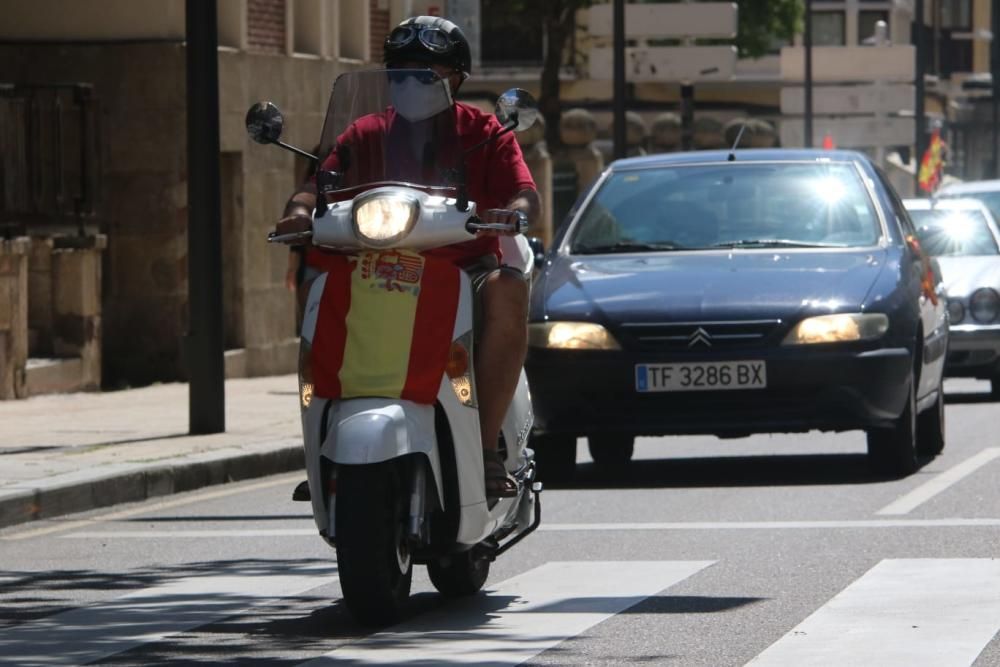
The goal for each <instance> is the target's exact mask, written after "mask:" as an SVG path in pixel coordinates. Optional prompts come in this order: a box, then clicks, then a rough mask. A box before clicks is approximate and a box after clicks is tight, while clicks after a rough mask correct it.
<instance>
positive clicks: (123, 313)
mask: <svg viewBox="0 0 1000 667" xmlns="http://www.w3.org/2000/svg"><path fill="white" fill-rule="evenodd" d="M342 69H343V66H342V65H341V64H339V63H338V62H337V61H334V60H323V59H316V58H298V57H287V56H283V55H271V54H265V53H246V52H235V51H226V50H223V51H220V53H219V93H220V130H221V149H222V153H223V159H222V164H223V174H222V175H221V180H222V190H223V207H224V214H223V234H224V240H225V247H224V253H225V254H226V256H225V257H224V259H223V266H224V280H225V286H224V293H225V307H224V310H225V314H224V315H225V321H226V327H227V329H228V332H227V336H226V337H227V342H229V344H230V346H231V347H235V346H240V345H242V346H244V348H245V363H240V364H239V365H238V366H239V368H241V369H245V372H246V373H247V374H249V375H260V374H271V373H279V372H292V371H293V370H294V369H295V366H296V347H297V340H296V338H295V306H294V297H293V295H292V294H291V293H289V292H288V291H287V290H286V289H285V287H284V275H285V267H286V265H287V256H288V251H287V249H286V248H284V247H276V246H271V245H269V244H267V243H266V236H267V232H268V231H270V230H271V229H272V228H273V225H274V222H275V220H277V218H278V217H279V216H280V215H281V212H282V209H283V206H284V202H285V200H286V199H287V197H288V195H289V194H290V193H291V192H292V190H293V188H294V187H295V185H296V180H297V178H298V176H297V173H296V172H301V164H300V163H298V162H297V161H296V160H295V158H294V156H293V155H292V154H291V153H288V152H286V151H283V150H281V149H279V148H276V147H272V146H261V145H259V144H256V143H253V142H251V141H250V140H249V138H248V137H247V136H246V131H245V126H244V118H245V115H246V110H247V109H248V108H249V106H250V105H251V104H253V103H254V102H256V101H259V100H262V99H269V100H272V101H274V102H275V103H276V104H278V105H279V106H280V107H281V109H282V111H283V113H284V115H285V118H286V128H287V131H286V135H285V137H284V139H285V140H286V141H288V142H290V143H293V144H296V145H299V146H302V147H305V148H306V149H310V148H312V147H313V146H314V145H315V144H316V142H317V141H318V138H319V135H320V132H321V129H322V123H323V119H324V115H325V109H326V104H327V102H328V98H329V94H330V90H331V86H332V84H333V81H334V79H335V78H336V75H337V74H339V73H340V72H341V71H342ZM185 76H186V75H185V57H184V47H183V44H181V43H176V42H159V43H131V44H111V43H107V44H37V45H34V44H18V45H0V81H12V82H21V83H26V82H33V83H43V82H65V81H80V82H89V83H92V84H93V85H94V90H95V95H96V96H97V97H98V98H99V100H100V109H101V118H100V134H101V138H100V150H101V160H100V163H101V171H102V173H101V192H100V196H99V199H98V202H99V203H98V212H99V217H100V220H99V222H100V227H101V231H102V232H103V233H104V234H106V236H107V238H108V244H107V249H106V250H105V251H104V253H103V259H102V266H101V268H102V272H103V277H102V280H103V284H102V286H101V290H100V293H101V294H102V295H103V304H102V306H103V309H102V314H101V318H100V330H101V331H102V352H103V354H102V358H103V378H104V382H103V383H104V386H105V387H109V388H110V387H116V386H123V385H141V384H146V383H149V382H154V381H169V380H178V379H184V378H185V377H186V372H185V367H184V360H183V354H182V347H183V345H182V340H183V336H184V334H185V333H186V331H187V329H188V280H187V181H186V172H187V169H186V160H187V149H186V146H187V138H186V110H185V103H184V100H185V91H186V82H185V81H186V79H185ZM50 288H51V286H50V287H44V286H42V285H39V286H38V289H50ZM38 303H39V305H38V310H37V312H33V313H32V318H33V320H35V321H45V320H46V318H48V319H49V320H51V318H52V314H51V312H48V311H47V310H46V307H44V306H42V305H41V303H42V302H41V301H39V302H38Z"/></svg>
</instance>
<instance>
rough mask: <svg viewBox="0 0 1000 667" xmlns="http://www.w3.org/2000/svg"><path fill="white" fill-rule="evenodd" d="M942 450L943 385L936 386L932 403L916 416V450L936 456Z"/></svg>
mask: <svg viewBox="0 0 1000 667" xmlns="http://www.w3.org/2000/svg"><path fill="white" fill-rule="evenodd" d="M942 450H944V387H943V386H941V387H939V388H938V395H937V400H936V401H934V405H932V406H931V407H929V408H928V409H927V410H925V411H923V412H921V413H920V416H919V417H917V452H918V453H919V454H921V455H923V456H937V455H938V454H940V453H941V452H942Z"/></svg>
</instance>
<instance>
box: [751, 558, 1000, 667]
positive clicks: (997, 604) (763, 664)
mask: <svg viewBox="0 0 1000 667" xmlns="http://www.w3.org/2000/svg"><path fill="white" fill-rule="evenodd" d="M997 630H1000V560H987V559H966V558H956V559H927V560H920V559H915V560H884V561H882V562H881V563H879V564H878V565H876V566H875V567H873V568H872V569H871V570H869V571H868V572H867V573H866V574H865V575H864V576H863V577H861V578H860V579H858V580H857V581H855V582H854V583H853V584H851V585H850V586H848V587H847V588H845V589H844V590H843V591H842V592H841V593H840V594H839V595H837V596H836V597H834V598H833V599H831V600H830V601H829V602H827V603H826V604H825V605H823V606H822V607H820V608H819V609H818V610H817V611H816V612H815V613H814V614H812V615H811V616H810V617H809V618H807V619H806V620H805V621H803V622H802V623H800V624H799V625H798V626H797V627H796V628H794V629H793V630H792V631H791V632H789V633H788V634H786V635H785V636H784V637H782V638H781V639H779V640H778V641H777V642H776V643H774V644H772V645H771V646H770V647H769V648H767V649H766V650H765V651H764V652H763V653H761V654H760V655H759V656H757V657H756V658H755V659H754V660H751V661H750V662H749V663H748V667H751V666H752V667H800V666H801V665H809V667H826V666H829V667H843V665H879V667H932V666H933V667H952V666H954V667H959V666H961V667H968V665H971V664H972V663H973V662H974V661H975V660H976V657H977V656H978V655H979V654H980V652H982V650H983V648H984V647H985V646H986V645H987V644H988V643H989V642H990V640H991V639H992V638H993V636H994V634H996V632H997Z"/></svg>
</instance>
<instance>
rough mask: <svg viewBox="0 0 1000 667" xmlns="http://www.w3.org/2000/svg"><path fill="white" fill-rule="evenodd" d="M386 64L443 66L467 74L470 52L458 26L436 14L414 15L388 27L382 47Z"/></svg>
mask: <svg viewBox="0 0 1000 667" xmlns="http://www.w3.org/2000/svg"><path fill="white" fill-rule="evenodd" d="M382 52H383V57H382V60H383V61H384V63H385V65H386V67H391V66H392V65H393V64H395V63H399V62H405V61H408V60H412V61H414V62H420V63H427V64H438V65H447V66H449V67H454V68H455V69H457V70H458V71H460V72H462V73H463V74H464V75H465V76H468V75H469V74H470V73H471V71H472V52H471V51H469V41H468V40H467V39H466V38H465V35H464V34H463V33H462V29H461V28H459V27H458V26H457V25H455V24H454V23H452V22H451V21H449V20H447V19H443V18H441V17H439V16H415V17H412V18H408V19H406V20H405V21H403V22H402V23H400V24H399V25H398V26H396V27H395V28H393V29H392V32H390V33H389V36H388V37H386V39H385V44H384V45H383V47H382Z"/></svg>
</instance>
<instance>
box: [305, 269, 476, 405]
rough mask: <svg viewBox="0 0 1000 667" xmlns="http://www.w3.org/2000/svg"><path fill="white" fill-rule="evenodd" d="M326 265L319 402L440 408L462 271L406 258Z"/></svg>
mask: <svg viewBox="0 0 1000 667" xmlns="http://www.w3.org/2000/svg"><path fill="white" fill-rule="evenodd" d="M325 259H326V261H324V265H325V266H324V268H326V269H327V278H326V285H325V288H324V291H323V295H322V297H321V299H320V306H319V314H318V319H317V321H316V333H315V335H314V337H313V345H312V355H311V362H312V378H313V382H314V384H315V394H316V396H319V397H323V398H332V399H341V398H358V397H382V398H402V399H406V400H411V401H415V402H417V403H424V404H432V403H434V401H435V399H436V397H437V393H438V389H439V388H440V386H441V379H442V377H443V376H444V371H445V365H446V363H447V360H448V351H449V349H450V347H451V342H452V334H453V333H454V327H455V316H456V313H457V311H458V299H459V292H460V284H459V280H460V276H461V270H460V269H459V268H458V267H457V266H455V265H454V264H452V263H451V262H449V261H447V260H443V259H439V258H434V257H425V256H423V255H420V254H418V253H415V252H412V251H407V250H385V251H372V252H365V253H362V254H361V255H358V256H356V257H348V256H342V255H327V256H326V258H325Z"/></svg>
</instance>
